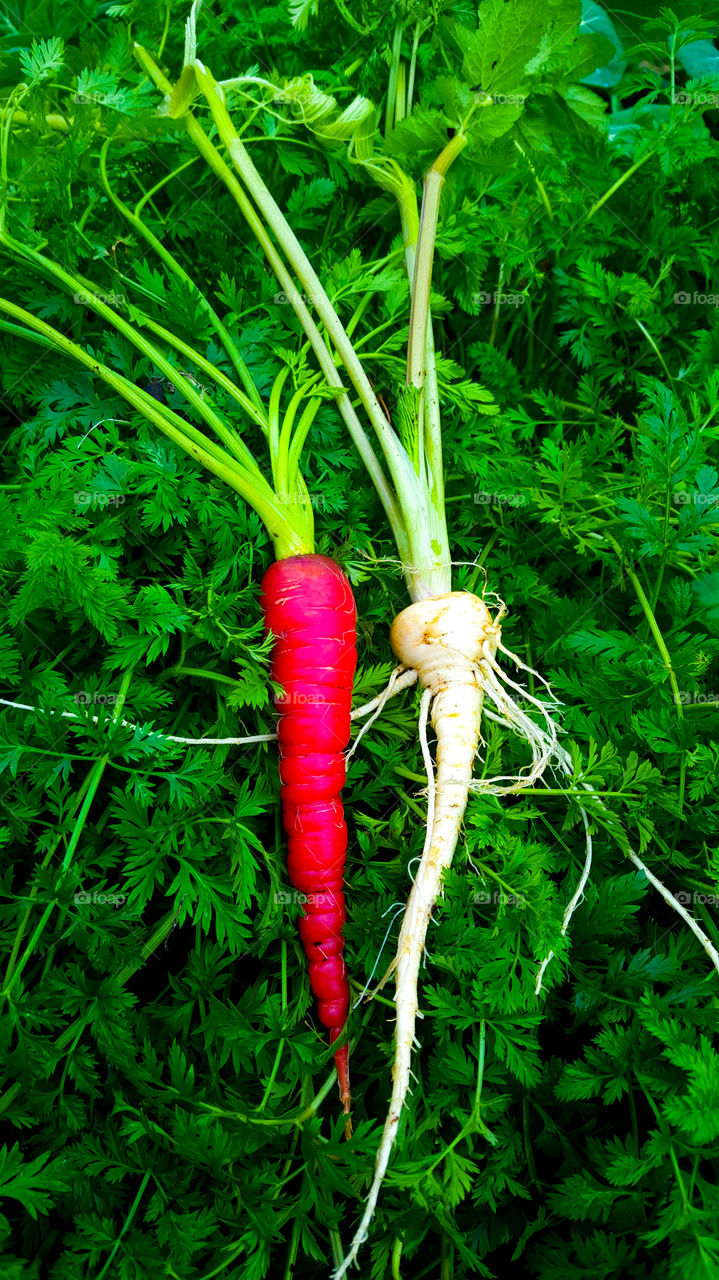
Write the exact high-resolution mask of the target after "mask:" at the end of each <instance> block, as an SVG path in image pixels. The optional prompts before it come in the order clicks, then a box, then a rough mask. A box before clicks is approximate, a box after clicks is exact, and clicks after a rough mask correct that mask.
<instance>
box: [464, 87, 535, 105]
mask: <svg viewBox="0 0 719 1280" xmlns="http://www.w3.org/2000/svg"><path fill="white" fill-rule="evenodd" d="M472 97H473V99H474V101H475V102H476V103H477V105H478V106H480V107H523V106H524V104H525V102H526V101H527V95H526V93H487V92H486V91H485V90H484V89H475V91H474V93H473V94H472Z"/></svg>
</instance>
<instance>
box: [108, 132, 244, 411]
mask: <svg viewBox="0 0 719 1280" xmlns="http://www.w3.org/2000/svg"><path fill="white" fill-rule="evenodd" d="M111 140H112V139H110V138H107V139H106V140H105V142H104V143H103V145H102V149H101V151H100V178H101V181H102V185H103V187H104V188H105V192H106V193H107V196H108V197H109V199H110V200H111V201H112V203H113V204H114V206H115V208H116V209H117V210H118V212H119V213H121V214H122V216H123V218H125V219H126V220H127V221H128V222H129V223H130V225H131V226H132V227H134V228H135V230H136V231H137V232H138V234H139V235H141V236H142V237H143V239H145V240H146V241H147V243H148V244H149V245H151V246H152V248H153V249H154V250H155V253H156V254H157V255H158V257H159V258H161V259H162V261H163V262H164V263H165V266H166V267H169V269H170V271H172V272H173V274H174V275H175V276H177V278H178V280H182V282H183V284H185V285H186V287H187V289H188V290H189V291H190V293H191V294H192V296H193V298H194V299H195V301H196V302H197V303H198V305H199V307H200V308H201V310H202V311H203V313H204V314H205V316H206V317H207V320H208V321H209V323H210V325H211V326H212V328H213V329H214V331H215V333H216V334H217V336H218V338H219V339H220V342H221V343H222V346H223V347H224V349H225V351H226V352H227V355H228V356H229V359H230V361H231V362H232V364H233V365H234V367H235V370H236V372H237V375H238V377H239V379H240V381H241V383H242V385H243V386H244V388H245V391H246V393H247V396H248V399H249V400H250V402H251V403H252V404H253V405H254V407H255V410H256V411H258V412H259V414H260V415H262V414H263V413H264V406H263V404H262V398H261V396H260V393H259V391H258V390H257V387H256V386H255V384H254V381H253V379H252V375H251V374H250V371H249V369H248V368H247V365H246V364H245V362H244V360H243V359H242V356H241V355H240V353H239V351H238V350H237V347H236V346H235V343H234V342H233V341H232V338H231V336H230V334H229V332H228V330H227V328H226V327H225V325H224V324H223V323H222V321H221V320H220V317H219V316H218V315H217V312H216V311H215V310H214V308H213V307H212V306H211V305H210V303H209V302H208V301H207V298H206V297H205V295H204V293H203V292H202V290H201V289H200V288H199V287H198V285H196V284H195V282H194V280H193V279H192V277H191V276H189V275H188V274H187V272H186V271H185V269H184V267H182V266H181V265H180V263H179V262H178V261H177V259H176V258H175V257H174V256H173V254H171V253H170V251H169V249H167V248H166V247H165V245H164V244H163V243H162V241H161V240H158V238H157V236H156V235H153V233H152V231H150V228H149V227H147V226H146V225H145V223H144V222H143V220H142V218H141V217H140V216H139V214H138V211H137V209H136V210H135V212H134V213H133V212H132V209H130V208H129V207H128V206H127V205H126V204H125V203H124V202H123V201H122V200H121V199H120V197H119V196H117V195H116V194H115V192H114V191H113V189H112V187H111V185H110V180H109V178H108V176H107V152H108V148H109V146H110V142H111ZM183 167H184V166H183ZM172 176H173V175H170V177H172ZM168 180H169V179H163V181H168ZM160 185H161V184H160V183H158V184H157V186H156V187H153V191H155V190H157V187H158V186H160ZM151 195H152V191H151V192H149V193H148V194H147V195H146V196H145V197H144V199H145V200H148V199H149V198H150V196H151ZM141 206H142V202H140V205H138V208H140V207H141Z"/></svg>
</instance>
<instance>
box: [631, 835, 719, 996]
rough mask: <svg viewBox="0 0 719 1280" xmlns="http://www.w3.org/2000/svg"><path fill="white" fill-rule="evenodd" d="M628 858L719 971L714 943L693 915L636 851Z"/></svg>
mask: <svg viewBox="0 0 719 1280" xmlns="http://www.w3.org/2000/svg"><path fill="white" fill-rule="evenodd" d="M629 859H630V861H631V862H633V863H634V865H635V867H639V870H640V871H643V872H644V874H645V876H646V877H647V880H648V881H649V883H650V884H653V885H654V888H655V889H656V890H657V891H658V893H660V894H661V895H662V897H663V899H664V901H665V902H666V904H667V906H669V907H672V908H673V909H674V911H676V912H677V913H678V915H680V916H681V918H682V920H683V921H684V923H685V924H688V925H689V928H690V929H691V931H692V933H693V934H694V936H695V937H696V938H698V939H699V941H700V942H701V944H702V946H703V948H704V950H705V951H706V953H707V955H708V956H709V959H710V960H711V962H712V964H713V965H714V968H715V969H716V971H717V973H719V954H717V951H716V948H715V947H714V944H713V943H712V942H711V941H710V939H709V938H708V937H707V935H706V934H705V932H704V930H703V929H702V927H701V925H699V924H697V922H696V920H695V919H694V917H693V916H690V915H689V912H688V911H685V910H684V907H683V906H682V904H681V902H677V900H676V898H675V897H674V895H673V894H672V893H670V892H669V890H668V889H667V887H666V885H665V884H662V882H661V880H659V879H657V877H656V876H655V875H654V872H653V871H650V870H649V867H647V866H645V864H644V863H643V862H642V860H641V858H639V857H638V856H637V854H636V853H633V852H630V854H629Z"/></svg>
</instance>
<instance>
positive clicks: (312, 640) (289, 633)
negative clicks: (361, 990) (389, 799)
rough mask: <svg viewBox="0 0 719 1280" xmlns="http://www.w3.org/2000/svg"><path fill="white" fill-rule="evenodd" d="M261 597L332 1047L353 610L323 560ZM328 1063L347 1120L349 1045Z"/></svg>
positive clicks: (275, 568) (342, 1001)
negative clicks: (270, 636) (270, 637)
mask: <svg viewBox="0 0 719 1280" xmlns="http://www.w3.org/2000/svg"><path fill="white" fill-rule="evenodd" d="M262 593H263V594H262V607H263V609H264V613H265V626H266V627H267V629H268V630H271V631H272V632H273V634H274V636H275V646H274V649H273V653H272V678H273V680H276V681H277V683H278V684H279V685H281V686H282V688H283V690H284V693H283V694H281V695H279V696H278V697H277V698H276V699H275V706H276V708H277V710H278V711H279V712H280V720H279V723H278V727H277V738H278V742H279V749H280V782H281V797H282V817H283V820H284V826H285V831H286V832H287V844H288V857H287V871H288V875H289V878H290V881H291V883H292V884H293V886H294V887H295V889H298V890H300V892H301V893H302V894H304V895H306V899H305V901H304V904H303V912H304V914H303V915H302V917H301V918H300V924H299V928H300V937H301V939H302V943H303V946H304V949H305V954H306V955H307V958H308V961H309V977H310V985H311V987H312V991H313V993H314V995H315V996H316V997H317V1001H318V1005H317V1012H318V1016H319V1019H320V1022H321V1023H322V1024H323V1026H325V1027H327V1028H328V1029H329V1033H330V1043H334V1041H335V1040H336V1039H337V1037H338V1036H339V1035H340V1033H341V1031H342V1028H343V1027H344V1025H345V1023H346V1021H347V1015H348V1013H349V1003H350V990H349V983H348V981H347V972H346V969H345V962H344V958H343V954H342V953H343V950H344V938H343V936H342V929H343V926H344V922H345V898H344V893H343V883H344V868H345V857H346V853H347V827H346V824H345V820H344V811H343V808H342V799H341V794H342V787H343V786H344V782H345V776H346V769H345V757H344V748H345V747H346V746H347V743H348V742H349V737H350V709H351V702H352V681H353V678H354V673H355V667H356V665H357V651H356V647H355V644H356V638H357V633H356V609H355V603H354V599H353V596H352V589H351V587H350V584H349V582H348V581H347V579H346V577H345V575H344V574H343V572H342V570H341V569H340V568H339V566H338V565H337V564H335V562H334V560H330V559H329V558H328V557H327V556H321V555H304V556H290V557H288V558H287V559H285V560H276V561H275V563H274V564H272V565H270V568H269V569H268V570H267V573H266V574H265V576H264V578H263V580H262ZM335 1065H336V1067H337V1076H338V1080H339V1086H340V1097H341V1099H342V1104H343V1108H344V1111H345V1113H349V1109H350V1082H349V1045H347V1044H344V1045H342V1047H341V1048H339V1049H338V1050H337V1051H336V1053H335ZM348 1124H349V1122H348Z"/></svg>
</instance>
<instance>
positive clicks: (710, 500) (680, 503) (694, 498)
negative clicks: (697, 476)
mask: <svg viewBox="0 0 719 1280" xmlns="http://www.w3.org/2000/svg"><path fill="white" fill-rule="evenodd" d="M672 502H673V503H674V505H675V507H687V506H690V507H715V506H717V504H719V497H718V496H717V494H715V493H700V492H699V490H698V489H692V490H690V492H689V493H686V492H685V493H675V494H674V495H673V496H672Z"/></svg>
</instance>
